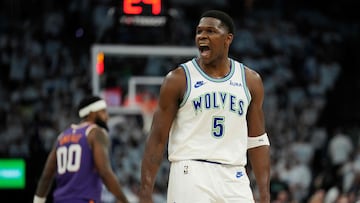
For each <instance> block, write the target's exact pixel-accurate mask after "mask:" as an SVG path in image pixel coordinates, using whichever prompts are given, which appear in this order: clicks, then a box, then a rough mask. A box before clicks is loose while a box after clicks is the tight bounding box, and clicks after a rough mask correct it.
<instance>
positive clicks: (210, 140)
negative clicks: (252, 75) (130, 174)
mask: <svg viewBox="0 0 360 203" xmlns="http://www.w3.org/2000/svg"><path fill="white" fill-rule="evenodd" d="M230 62H231V63H230V64H231V65H230V72H229V74H228V75H226V76H225V77H224V78H221V79H215V78H211V77H209V76H208V75H206V73H205V72H204V71H203V70H202V69H201V68H200V66H199V64H198V63H197V61H196V59H195V58H194V59H192V60H191V61H188V62H186V63H184V64H181V67H182V68H183V69H184V71H185V75H186V82H187V87H186V93H185V95H184V98H183V101H182V103H181V104H180V107H179V110H178V113H177V116H176V118H175V120H174V122H173V124H172V127H171V130H170V135H169V146H168V152H169V160H170V161H172V162H173V161H181V160H189V159H194V160H196V159H202V160H207V161H213V162H219V163H223V164H229V165H239V166H245V165H246V152H247V135H248V130H247V122H246V113H247V109H248V106H249V103H250V99H251V97H250V93H249V90H248V88H247V86H246V81H245V70H244V66H243V65H242V64H241V63H239V62H237V61H235V60H233V59H230Z"/></svg>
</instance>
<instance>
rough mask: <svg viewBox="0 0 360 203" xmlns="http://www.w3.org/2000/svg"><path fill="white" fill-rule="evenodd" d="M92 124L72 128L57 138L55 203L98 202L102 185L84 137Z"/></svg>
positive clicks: (72, 126)
mask: <svg viewBox="0 0 360 203" xmlns="http://www.w3.org/2000/svg"><path fill="white" fill-rule="evenodd" d="M95 126H96V125H94V124H89V123H82V124H80V125H74V124H73V125H71V127H70V128H68V129H67V130H65V131H64V132H63V133H62V134H60V135H59V137H58V140H57V146H56V158H57V172H56V188H55V191H54V200H55V202H56V201H68V202H71V200H75V199H78V200H80V199H83V200H93V201H95V202H100V195H101V186H102V182H101V179H100V176H99V174H98V172H97V171H96V168H95V164H94V159H93V152H92V150H91V148H90V146H89V144H88V141H87V135H88V133H89V132H90V130H91V129H92V128H93V127H95Z"/></svg>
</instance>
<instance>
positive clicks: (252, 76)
mask: <svg viewBox="0 0 360 203" xmlns="http://www.w3.org/2000/svg"><path fill="white" fill-rule="evenodd" d="M244 69H245V75H246V80H251V81H252V80H254V81H258V82H261V81H262V78H261V75H260V73H258V72H257V71H256V70H254V69H252V68H250V67H248V66H245V65H244Z"/></svg>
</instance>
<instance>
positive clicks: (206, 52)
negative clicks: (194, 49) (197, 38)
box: [199, 45, 210, 56]
mask: <svg viewBox="0 0 360 203" xmlns="http://www.w3.org/2000/svg"><path fill="white" fill-rule="evenodd" d="M199 51H200V54H201V56H207V55H209V54H210V48H209V46H202V45H201V46H199Z"/></svg>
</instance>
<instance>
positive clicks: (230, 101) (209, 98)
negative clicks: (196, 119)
mask: <svg viewBox="0 0 360 203" xmlns="http://www.w3.org/2000/svg"><path fill="white" fill-rule="evenodd" d="M192 104H193V107H194V110H195V115H197V114H198V113H199V112H202V111H203V110H210V109H226V108H227V109H228V110H229V111H230V112H233V113H237V114H238V115H239V116H241V115H243V114H244V101H243V100H242V99H238V98H236V96H235V95H232V94H230V93H227V92H211V93H205V94H202V95H200V96H198V97H196V98H194V99H193V100H192Z"/></svg>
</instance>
